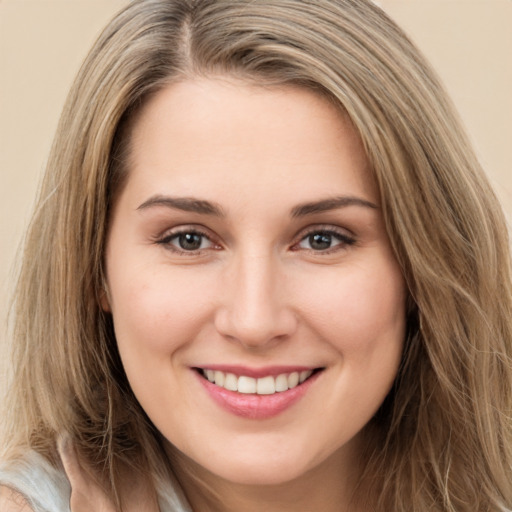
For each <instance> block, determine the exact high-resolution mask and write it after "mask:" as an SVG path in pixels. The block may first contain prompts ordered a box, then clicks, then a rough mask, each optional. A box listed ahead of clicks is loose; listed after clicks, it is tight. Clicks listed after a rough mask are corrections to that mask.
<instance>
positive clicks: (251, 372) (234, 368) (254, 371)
mask: <svg viewBox="0 0 512 512" xmlns="http://www.w3.org/2000/svg"><path fill="white" fill-rule="evenodd" d="M195 368H198V369H200V370H213V371H221V372H224V373H233V374H234V375H236V376H237V377H240V376H242V375H243V376H245V377H253V378H255V379H258V378H261V377H268V376H272V377H277V376H278V375H281V374H283V373H293V372H302V371H307V370H311V371H313V370H317V369H320V367H318V366H310V365H296V366H295V365H293V366H291V365H281V366H264V367H260V368H254V367H250V366H241V365H224V364H211V365H208V364H207V365H200V366H195Z"/></svg>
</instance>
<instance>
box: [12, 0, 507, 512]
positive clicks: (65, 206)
mask: <svg viewBox="0 0 512 512" xmlns="http://www.w3.org/2000/svg"><path fill="white" fill-rule="evenodd" d="M212 74H215V75H218V74H228V75H235V76H237V77H241V78H243V79H246V80H249V81H252V82H254V81H255V82H257V83H262V84H265V85H268V86H272V85H273V84H276V85H283V84H294V85H299V86H302V87H307V88H309V89H312V90H314V91H317V92H318V93H319V94H323V95H325V96H327V97H328V98H330V99H331V100H332V101H334V102H335V103H336V104H337V105H339V106H340V107H341V108H343V110H344V111H345V112H346V113H347V114H348V116H349V117H350V118H351V120H352V122H353V124H354V126H355V128H356V129H357V130H358V132H359V134H360V136H361V139H362V141H363V144H364V146H365V149H366V152H367V156H368V159H369V162H370V163H371V165H372V169H373V173H374V177H375V180H376V183H377V185H378V187H379V191H380V195H381V204H382V209H383V213H384V217H385V222H386V226H387V230H388V234H389V238H390V240H391V243H392V245H393V247H394V250H395V254H396V257H397V259H398V261H399V263H400V265H401V268H402V272H403V275H404V277H405V279H406V282H407V285H408V289H409V296H410V297H409V308H408V319H407V321H408V333H407V340H406V345H405V351H404V355H403V361H402V365H401V368H400V372H399V375H398V376H397V379H396V382H395V385H394V388H393V390H392V392H391V393H390V395H389V396H388V397H387V399H386V401H385V403H384V404H383V405H382V407H381V409H380V410H379V412H378V414H377V415H376V417H375V418H374V419H373V420H372V422H371V424H370V425H368V427H367V433H368V435H367V438H368V446H367V453H366V457H367V461H366V472H365V478H366V479H367V481H368V482H371V487H372V489H373V491H374V492H373V494H372V495H371V497H370V498H371V506H375V507H376V509H379V510H392V511H394V512H406V511H407V512H410V511H415V512H427V511H428V512H436V511H437V512H455V511H457V512H462V511H468V512H469V511H473V512H474V511H476V510H478V511H498V510H501V508H500V507H503V506H508V507H511V506H512V419H511V413H512V296H511V277H510V259H509V250H508V238H507V231H506V226H505V223H504V219H503V215H502V212H501V209H500V207H499V205H498V203H497V200H496V198H495V196H494V194H493V192H492V191H491V189H490V187H489V185H488V183H487V180H486V178H485V177H484V175H483V172H482V170H481V169H480V166H479V164H478V162H477V160H476V158H475V156H474V154H473V151H472V149H471V147H470V145H469V143H468V141H467V139H466V137H465V135H464V133H463V130H462V129H461V126H460V122H459V121H458V119H457V117H456V115H455V114H454V110H453V107H452V106H451V104H450V102H449V101H448V100H447V97H446V95H445V93H444V91H443V88H442V87H441V85H440V84H439V81H438V80H437V78H436V76H435V75H434V73H433V72H432V71H431V69H430V68H429V66H428V65H427V64H426V62H425V60H424V58H423V57H422V56H421V55H420V53H419V52H418V50H417V49H416V48H415V47H414V46H413V44H411V42H410V41H409V40H408V38H407V37H406V36H405V35H404V34H403V32H402V31H401V30H400V29H399V28H398V27H397V26H396V25H395V23H393V22H392V21H391V20H390V19H389V18H388V17H387V16H386V15H385V14H384V13H383V12H382V11H381V10H380V9H379V8H378V7H376V6H375V5H374V4H373V3H372V2H370V1H367V0H304V1H297V0H199V1H193V0H138V1H137V0H135V1H134V2H131V3H130V5H128V6H127V7H126V8H125V9H124V10H123V11H122V12H121V13H120V14H119V15H118V16H117V17H116V18H115V19H114V20H113V21H112V22H111V23H110V24H109V25H108V26H107V28H106V29H105V31H104V32H103V34H102V35H101V36H100V38H99V40H98V41H97V42H96V44H95V45H94V47H93V49H92V50H91V52H90V54H89V56H88V57H87V59H86V61H85V63H84V65H83V67H82V69H81V71H80V73H79V76H78V77H77V79H76V81H75V83H74V85H73V88H72V90H71V92H70V94H69V97H68V100H67V103H66V106H65V108H64V112H63V114H62V118H61V121H60V124H59V127H58V131H57V135H56V138H55V142H54V146H53V149H52V152H51V155H50V158H49V162H48V167H47V171H46V175H45V178H44V181H43V184H42V188H41V191H40V197H39V200H38V203H37V207H36V211H35V214H34V217H33V220H32V223H31V226H30V230H29V232H28V235H27V239H26V246H25V251H24V256H23V262H22V268H21V273H20V278H19V285H18V290H17V295H16V300H15V310H14V314H15V328H14V332H13V343H14V374H15V375H14V379H13V385H12V389H11V393H10V402H9V410H8V415H7V418H6V426H7V429H6V430H7V434H6V439H7V445H6V446H7V448H6V450H5V456H6V457H10V458H13V457H16V456H19V454H20V453H21V452H22V451H23V450H26V449H28V448H31V449H35V450H37V451H39V452H40V453H42V454H43V455H45V456H46V457H48V458H49V459H51V458H52V454H53V453H54V450H55V439H56V436H57V435H58V434H59V433H61V432H63V431H66V432H68V433H69V434H70V436H71V437H72V439H73V440H74V442H75V444H76V446H77V450H78V451H79V452H80V454H81V456H82V457H83V458H84V459H85V460H86V461H87V462H88V463H89V464H90V465H91V467H93V468H94V469H96V470H97V471H99V472H100V473H101V474H102V475H103V478H104V480H105V482H107V483H108V485H107V486H108V489H109V492H111V494H112V496H113V497H114V499H115V500H116V503H117V504H118V507H121V505H120V503H121V501H122V499H121V497H120V496H119V495H118V491H119V487H118V480H119V475H120V472H121V469H123V468H124V469H126V468H127V467H130V468H133V469H134V470H137V471H139V472H140V474H141V475H146V476H147V475H160V476H162V477H163V475H164V474H165V471H167V469H168V468H167V465H168V461H166V460H165V459H164V455H163V450H162V449H161V446H160V440H159V436H158V433H157V432H156V431H155V429H154V427H153V426H152V424H151V422H150V421H149V419H148V418H147V417H146V416H145V414H144V411H143V410H142V409H141V407H140V406H139V404H138V403H137V401H136V399H135V397H134V396H133V394H132V392H131V390H130V388H129V385H128V383H127V381H126V377H125V375H124V372H123V369H122V365H121V362H120V360H119V356H118V353H117V348H116V341H115V337H114V334H113V329H112V322H111V318H110V317H109V315H108V314H105V313H104V312H103V311H102V310H101V308H100V306H99V298H100V295H101V293H102V290H103V282H104V272H103V256H104V247H105V239H106V235H107V226H108V219H109V209H110V207H111V204H112V201H113V199H114V198H115V195H116V193H117V192H118V191H119V189H120V187H122V185H123V182H124V180H125V178H126V166H125V165H124V164H125V163H126V160H127V156H128V153H129V133H130V122H131V120H133V118H134V116H135V114H136V112H137V110H138V109H139V108H140V106H141V105H143V104H144V102H145V100H146V99H147V97H148V96H149V95H151V94H154V93H155V92H156V91H158V90H159V89H160V88H162V87H163V86H165V85H166V84H168V83H170V82H172V81H177V80H183V79H186V78H187V77H194V76H197V75H205V76H208V75H212Z"/></svg>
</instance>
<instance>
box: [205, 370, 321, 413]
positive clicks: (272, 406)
mask: <svg viewBox="0 0 512 512" xmlns="http://www.w3.org/2000/svg"><path fill="white" fill-rule="evenodd" d="M208 368H209V369H212V370H213V369H214V368H212V367H210V366H208ZM222 368H226V367H224V366H223V367H222ZM238 368H239V367H237V370H236V371H232V372H231V373H234V374H235V375H247V376H248V377H250V376H251V377H252V376H253V375H254V373H253V374H251V375H248V374H247V373H238V371H239V370H238ZM304 369H308V368H304ZM267 370H268V369H266V370H265V372H267ZM221 371H228V370H221ZM244 371H245V369H244ZM292 371H300V370H297V369H294V370H292ZM255 372H256V373H258V370H255ZM195 373H196V375H197V378H198V379H199V381H200V383H201V384H202V385H203V387H204V388H205V390H206V391H207V393H208V394H209V395H210V397H211V398H212V399H213V400H214V401H215V402H216V403H217V404H218V405H220V406H221V407H222V408H223V409H225V410H226V411H228V412H230V413H232V414H235V415H236V416H240V417H242V418H248V419H253V420H263V419H267V418H272V417H274V416H277V415H278V414H280V413H282V412H283V411H285V410H286V409H288V408H290V407H291V406H292V405H294V404H296V403H297V402H298V401H299V400H300V399H301V398H302V397H303V396H304V395H305V394H306V393H307V391H308V390H309V389H310V388H311V386H312V384H313V383H314V382H315V381H316V380H317V378H318V377H319V376H320V374H321V373H323V372H317V373H314V374H313V375H312V376H311V377H310V378H309V379H307V380H306V381H304V382H303V383H302V384H299V385H298V386H297V387H295V388H293V389H289V390H288V391H282V392H280V393H274V394H273V395H256V394H247V395H245V394H243V393H237V392H236V391H228V390H227V389H224V388H222V387H220V386H216V385H215V384H212V383H211V382H210V381H209V380H207V379H205V378H204V377H203V376H201V375H200V374H199V373H198V372H195ZM279 373H288V370H287V371H284V372H283V371H280V372H279ZM279 373H276V375H279ZM264 375H273V374H269V373H268V372H267V373H264Z"/></svg>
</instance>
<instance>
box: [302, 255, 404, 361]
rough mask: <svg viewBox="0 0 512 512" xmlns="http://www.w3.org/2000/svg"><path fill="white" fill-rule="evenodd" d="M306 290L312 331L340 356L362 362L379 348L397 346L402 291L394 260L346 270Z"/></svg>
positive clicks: (400, 335)
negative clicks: (318, 333)
mask: <svg viewBox="0 0 512 512" xmlns="http://www.w3.org/2000/svg"><path fill="white" fill-rule="evenodd" d="M317 277H318V276H317ZM308 289H309V293H308V296H307V298H305V299H304V301H305V303H306V301H307V309H308V310H309V314H308V318H309V321H310V322H311V324H312V327H314V328H315V330H317V331H318V332H320V333H321V334H322V335H323V337H324V338H325V340H326V341H328V342H329V343H330V344H331V345H333V346H334V347H335V348H337V349H338V350H339V351H340V352H343V353H344V354H351V355H353V356H360V357H361V358H366V357H368V355H369V354H371V353H373V352H374V351H376V350H378V349H379V347H380V346H382V345H383V344H394V345H395V346H401V344H402V341H403V337H404V335H405V297H406V293H405V285H404V282H403V278H402V276H401V273H400V270H399V268H398V267H397V266H396V264H395V263H394V262H389V263H384V264H383V263H380V264H379V262H377V263H376V264H374V265H366V266H354V267H353V268H349V269H346V268H345V269H343V271H342V272H340V273H339V275H338V276H332V275H331V276H330V278H329V279H326V280H325V281H324V282H322V279H316V280H315V281H314V282H312V283H311V286H309V287H308Z"/></svg>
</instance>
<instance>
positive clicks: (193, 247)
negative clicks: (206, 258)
mask: <svg viewBox="0 0 512 512" xmlns="http://www.w3.org/2000/svg"><path fill="white" fill-rule="evenodd" d="M158 243H159V244H161V245H164V246H166V247H167V248H169V249H171V250H173V251H175V252H195V251H201V250H203V249H211V248H212V247H214V244H213V242H212V241H211V240H210V239H209V238H208V236H207V235H205V234H204V233H201V232H199V231H192V230H190V231H181V232H174V233H170V234H169V235H167V236H165V237H164V238H162V239H161V240H159V242H158Z"/></svg>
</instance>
